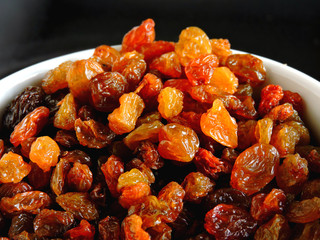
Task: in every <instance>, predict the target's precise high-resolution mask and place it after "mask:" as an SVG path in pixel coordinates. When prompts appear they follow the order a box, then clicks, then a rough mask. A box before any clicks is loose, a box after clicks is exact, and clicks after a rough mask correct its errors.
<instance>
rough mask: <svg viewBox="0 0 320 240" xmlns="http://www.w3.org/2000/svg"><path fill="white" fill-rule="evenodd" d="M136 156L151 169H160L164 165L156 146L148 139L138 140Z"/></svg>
mask: <svg viewBox="0 0 320 240" xmlns="http://www.w3.org/2000/svg"><path fill="white" fill-rule="evenodd" d="M137 152H138V157H139V158H140V159H142V160H143V161H144V163H145V164H146V166H147V167H149V168H151V169H155V170H157V169H160V168H161V167H163V165H164V161H163V159H162V158H160V154H159V152H158V151H157V147H156V145H155V144H153V143H152V142H150V141H148V140H147V141H142V142H140V144H139V146H138V148H137Z"/></svg>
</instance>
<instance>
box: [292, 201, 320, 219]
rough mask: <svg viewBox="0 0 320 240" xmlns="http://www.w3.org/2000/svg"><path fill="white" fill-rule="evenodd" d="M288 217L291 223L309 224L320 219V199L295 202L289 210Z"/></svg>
mask: <svg viewBox="0 0 320 240" xmlns="http://www.w3.org/2000/svg"><path fill="white" fill-rule="evenodd" d="M286 217H287V219H288V221H289V222H294V223H308V222H312V221H315V220H317V219H319V218H320V198H318V197H314V198H311V199H306V200H302V201H300V202H293V203H292V204H291V205H290V206H289V208H288V210H287V214H286Z"/></svg>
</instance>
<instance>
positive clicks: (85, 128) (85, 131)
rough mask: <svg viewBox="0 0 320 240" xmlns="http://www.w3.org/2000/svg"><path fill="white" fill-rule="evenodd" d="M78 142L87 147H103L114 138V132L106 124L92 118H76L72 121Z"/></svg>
mask: <svg viewBox="0 0 320 240" xmlns="http://www.w3.org/2000/svg"><path fill="white" fill-rule="evenodd" d="M74 128H75V132H76V135H77V139H78V141H79V143H80V144H81V145H83V146H87V147H89V148H97V149H100V148H104V147H106V146H107V145H109V144H110V143H111V142H112V141H113V139H114V138H115V136H116V135H115V133H114V132H113V131H111V130H110V129H109V127H108V126H105V125H103V124H102V123H100V122H97V121H95V120H93V119H90V120H88V121H82V120H81V119H80V118H78V119H77V120H76V121H75V123H74Z"/></svg>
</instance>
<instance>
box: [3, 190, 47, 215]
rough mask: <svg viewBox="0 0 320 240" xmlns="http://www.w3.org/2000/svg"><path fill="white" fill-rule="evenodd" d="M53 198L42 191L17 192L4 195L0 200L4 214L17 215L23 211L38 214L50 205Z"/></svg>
mask: <svg viewBox="0 0 320 240" xmlns="http://www.w3.org/2000/svg"><path fill="white" fill-rule="evenodd" d="M50 204H51V199H50V197H49V195H48V194H46V193H44V192H40V191H28V192H23V193H17V194H16V195H15V196H14V197H11V198H10V197H4V198H2V199H1V202H0V209H1V212H2V213H3V214H5V215H6V214H7V215H16V214H20V213H22V212H26V213H32V214H37V213H39V212H40V210H41V209H43V208H46V207H48V206H49V205H50Z"/></svg>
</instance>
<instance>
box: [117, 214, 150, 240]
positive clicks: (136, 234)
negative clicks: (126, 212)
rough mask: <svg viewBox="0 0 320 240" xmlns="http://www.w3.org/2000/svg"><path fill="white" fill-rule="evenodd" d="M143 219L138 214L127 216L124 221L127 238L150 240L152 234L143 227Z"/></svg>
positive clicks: (130, 239)
mask: <svg viewBox="0 0 320 240" xmlns="http://www.w3.org/2000/svg"><path fill="white" fill-rule="evenodd" d="M141 225H142V220H141V217H139V216H138V215H136V214H133V215H131V216H128V217H126V218H125V219H124V220H123V222H122V229H123V231H124V235H125V239H127V240H150V239H151V238H150V235H149V234H148V233H147V232H146V231H144V230H143V229H142V228H141Z"/></svg>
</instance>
